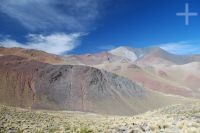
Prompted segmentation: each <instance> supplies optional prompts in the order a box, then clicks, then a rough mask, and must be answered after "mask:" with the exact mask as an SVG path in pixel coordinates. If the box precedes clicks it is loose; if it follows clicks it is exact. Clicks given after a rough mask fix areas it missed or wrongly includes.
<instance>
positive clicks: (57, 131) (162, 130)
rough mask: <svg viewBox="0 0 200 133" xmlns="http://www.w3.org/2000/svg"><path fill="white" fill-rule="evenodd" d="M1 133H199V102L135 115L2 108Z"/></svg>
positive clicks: (0, 106)
mask: <svg viewBox="0 0 200 133" xmlns="http://www.w3.org/2000/svg"><path fill="white" fill-rule="evenodd" d="M0 133H200V102H191V103H187V104H179V105H173V106H168V107H165V108H161V109H158V110H155V111H149V112H146V113H144V114H140V115H136V116H106V115H97V114H92V113H83V112H71V111H46V110H39V111H38V110H37V111H36V110H30V109H21V108H14V107H7V106H3V105H0Z"/></svg>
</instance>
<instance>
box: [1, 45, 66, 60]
mask: <svg viewBox="0 0 200 133" xmlns="http://www.w3.org/2000/svg"><path fill="white" fill-rule="evenodd" d="M3 55H16V56H20V57H24V58H28V59H31V60H36V61H40V62H45V63H49V64H62V63H64V61H63V60H62V59H61V57H60V56H58V55H53V54H49V53H46V52H44V51H39V50H34V49H23V48H5V47H1V46H0V56H3Z"/></svg>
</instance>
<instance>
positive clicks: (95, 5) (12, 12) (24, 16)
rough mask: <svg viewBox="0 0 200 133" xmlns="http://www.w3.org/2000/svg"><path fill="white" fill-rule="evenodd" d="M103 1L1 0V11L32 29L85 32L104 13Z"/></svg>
mask: <svg viewBox="0 0 200 133" xmlns="http://www.w3.org/2000/svg"><path fill="white" fill-rule="evenodd" d="M101 3H102V2H101V0H17V1H16V0H1V3H0V12H2V13H4V14H7V15H8V16H10V17H11V18H14V19H16V20H18V21H19V22H20V23H21V24H22V25H24V26H25V27H27V28H28V29H30V30H33V31H35V30H38V29H39V30H41V29H46V30H47V29H52V28H53V29H66V30H70V31H76V32H79V31H81V32H83V31H84V30H86V29H87V28H88V26H89V25H90V24H91V23H93V22H94V21H95V20H96V18H97V17H99V14H100V11H99V9H100V5H101Z"/></svg>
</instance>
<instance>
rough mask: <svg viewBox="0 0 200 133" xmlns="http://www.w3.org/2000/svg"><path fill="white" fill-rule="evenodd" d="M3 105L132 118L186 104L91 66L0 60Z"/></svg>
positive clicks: (4, 57)
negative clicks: (131, 116)
mask: <svg viewBox="0 0 200 133" xmlns="http://www.w3.org/2000/svg"><path fill="white" fill-rule="evenodd" d="M0 75H1V77H0V92H1V93H0V103H1V104H4V105H10V106H19V107H25V108H29V107H30V108H34V109H51V110H63V109H64V110H76V111H86V112H96V113H105V114H118V115H131V114H136V113H141V112H144V111H147V110H150V109H154V108H158V107H161V106H165V105H169V104H173V103H179V102H182V100H183V99H182V98H178V97H173V96H165V95H163V94H159V93H156V92H153V91H150V90H147V89H145V88H143V87H141V86H139V85H137V84H136V83H134V82H132V81H131V80H129V79H127V78H124V77H121V76H118V75H116V74H113V73H109V72H106V71H104V70H99V69H96V68H92V67H88V66H77V65H51V64H47V63H42V62H38V61H35V60H30V59H27V58H23V57H19V56H13V55H8V56H5V55H4V56H0Z"/></svg>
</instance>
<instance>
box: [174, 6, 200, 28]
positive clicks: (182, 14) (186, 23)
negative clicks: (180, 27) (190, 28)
mask: <svg viewBox="0 0 200 133" xmlns="http://www.w3.org/2000/svg"><path fill="white" fill-rule="evenodd" d="M176 15H177V16H184V17H185V25H189V17H190V16H197V15H198V14H197V13H190V12H189V5H188V3H186V4H185V13H176Z"/></svg>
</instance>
